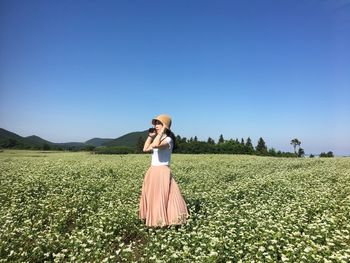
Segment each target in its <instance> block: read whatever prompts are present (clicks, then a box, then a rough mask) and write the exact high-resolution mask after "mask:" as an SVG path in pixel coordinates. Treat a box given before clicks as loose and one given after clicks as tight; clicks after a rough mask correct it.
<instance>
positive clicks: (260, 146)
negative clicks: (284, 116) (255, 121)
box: [255, 137, 267, 155]
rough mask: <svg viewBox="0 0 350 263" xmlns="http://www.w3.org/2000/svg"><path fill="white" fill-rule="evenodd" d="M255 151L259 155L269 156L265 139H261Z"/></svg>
mask: <svg viewBox="0 0 350 263" xmlns="http://www.w3.org/2000/svg"><path fill="white" fill-rule="evenodd" d="M255 149H256V152H257V154H258V155H267V147H266V144H265V141H264V139H263V138H261V137H260V138H259V141H258V144H257V146H256V148H255Z"/></svg>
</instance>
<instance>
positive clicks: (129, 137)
mask: <svg viewBox="0 0 350 263" xmlns="http://www.w3.org/2000/svg"><path fill="white" fill-rule="evenodd" d="M147 135H148V131H147V130H145V131H142V132H131V133H128V134H125V135H123V136H121V137H118V138H116V139H108V138H93V139H90V140H87V141H86V142H66V143H53V142H50V141H47V140H44V139H42V138H40V137H39V136H36V135H31V136H28V137H22V136H20V135H18V134H16V133H13V132H10V131H8V130H5V129H2V128H0V147H3V148H18V149H36V148H42V147H43V145H49V146H50V147H51V149H55V148H63V149H67V148H74V149H80V148H83V147H85V146H87V145H93V146H95V147H98V146H125V147H131V148H135V147H136V145H137V142H138V140H139V138H140V137H142V138H143V139H144V140H145V139H146V138H147Z"/></svg>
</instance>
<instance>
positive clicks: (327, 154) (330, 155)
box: [320, 151, 334, 157]
mask: <svg viewBox="0 0 350 263" xmlns="http://www.w3.org/2000/svg"><path fill="white" fill-rule="evenodd" d="M320 157H334V155H333V152H332V151H329V152H328V153H324V152H322V153H320Z"/></svg>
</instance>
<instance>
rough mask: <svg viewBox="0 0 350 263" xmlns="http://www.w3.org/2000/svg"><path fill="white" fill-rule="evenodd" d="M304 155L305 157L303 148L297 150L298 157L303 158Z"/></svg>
mask: <svg viewBox="0 0 350 263" xmlns="http://www.w3.org/2000/svg"><path fill="white" fill-rule="evenodd" d="M304 155H305V152H304V149H303V148H299V151H298V157H303V156H304Z"/></svg>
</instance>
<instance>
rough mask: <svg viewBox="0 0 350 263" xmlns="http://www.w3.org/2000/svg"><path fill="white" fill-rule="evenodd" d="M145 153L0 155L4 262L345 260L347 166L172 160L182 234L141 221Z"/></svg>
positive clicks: (335, 161)
mask: <svg viewBox="0 0 350 263" xmlns="http://www.w3.org/2000/svg"><path fill="white" fill-rule="evenodd" d="M149 165H150V155H149V154H146V155H93V154H90V153H82V152H80V153H69V152H67V153H64V152H38V151H4V152H1V153H0V172H1V175H0V183H1V187H0V205H1V210H0V225H1V228H0V262H8V261H20V262H26V261H27V262H34V261H35V262H45V261H46V262H133V261H134V262H142V261H143V262H350V158H324V159H323V158H313V159H310V158H300V159H295V158H273V157H258V156H243V155H177V154H174V155H173V156H172V164H171V169H172V172H173V176H174V178H175V180H176V182H177V183H178V185H179V187H180V189H181V192H182V194H183V196H184V198H185V201H186V203H187V205H188V209H189V212H190V218H189V220H188V222H187V224H185V225H183V226H181V227H178V228H177V227H175V226H172V227H170V228H165V229H161V228H147V227H146V226H144V224H143V222H142V221H140V220H139V219H138V206H139V197H140V194H141V187H142V182H143V177H144V174H145V172H146V170H147V168H148V166H149Z"/></svg>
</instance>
